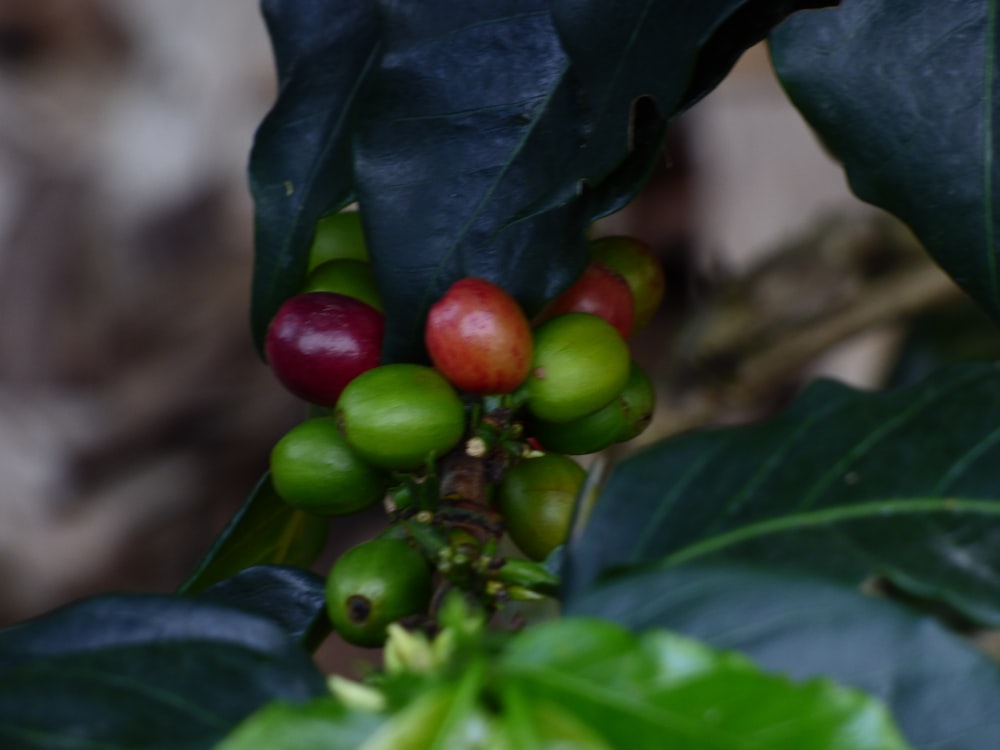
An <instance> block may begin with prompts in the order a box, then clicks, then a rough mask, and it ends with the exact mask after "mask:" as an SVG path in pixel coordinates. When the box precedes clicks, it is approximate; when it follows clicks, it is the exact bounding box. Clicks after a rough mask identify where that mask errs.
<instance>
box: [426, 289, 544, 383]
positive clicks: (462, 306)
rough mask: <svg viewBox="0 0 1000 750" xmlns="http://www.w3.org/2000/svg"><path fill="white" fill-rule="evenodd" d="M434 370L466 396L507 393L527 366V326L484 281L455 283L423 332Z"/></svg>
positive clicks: (507, 299) (515, 309) (432, 311)
mask: <svg viewBox="0 0 1000 750" xmlns="http://www.w3.org/2000/svg"><path fill="white" fill-rule="evenodd" d="M424 341H425V343H426V344H427V351H428V352H429V353H430V355H431V360H432V361H433V362H434V366H435V367H436V368H437V369H438V371H439V372H440V373H441V374H442V375H444V376H445V377H446V378H447V379H448V380H449V381H450V382H451V383H452V384H453V385H454V386H455V387H456V388H459V389H460V390H463V391H468V392H470V393H482V394H486V393H510V392H511V391H513V390H514V389H516V388H517V387H518V386H519V385H521V383H523V382H524V379H525V378H526V377H527V376H528V369H529V368H530V367H531V354H532V338H531V326H530V325H529V323H528V320H527V318H525V317H524V313H523V312H522V311H521V307H520V306H519V305H518V304H517V301H516V300H515V299H514V298H513V297H511V296H510V295H509V294H507V292H505V291H504V290H503V289H501V288H500V287H498V286H497V285H496V284H492V283H490V282H489V281H486V280H485V279H477V278H467V279H462V280H460V281H456V282H455V283H454V284H452V285H451V288H450V289H449V290H448V291H447V292H446V293H445V295H444V296H443V297H442V298H441V299H440V300H438V301H437V303H435V304H434V306H433V307H431V309H430V312H429V313H428V315H427V326H426V328H425V329H424Z"/></svg>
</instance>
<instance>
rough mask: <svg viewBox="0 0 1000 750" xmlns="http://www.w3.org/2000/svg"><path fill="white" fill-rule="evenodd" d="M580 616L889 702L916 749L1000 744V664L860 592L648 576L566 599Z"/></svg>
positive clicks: (691, 568) (720, 569)
mask: <svg viewBox="0 0 1000 750" xmlns="http://www.w3.org/2000/svg"><path fill="white" fill-rule="evenodd" d="M566 613H567V614H568V615H589V616H594V617H605V618H609V619H611V620H614V621H615V622H619V623H622V624H623V625H627V626H628V627H630V628H633V629H636V630H644V629H646V628H651V627H666V628H672V629H676V630H678V631H681V632H683V633H685V634H687V635H690V636H693V637H696V638H698V639H700V640H703V641H705V642H706V643H708V644H710V645H712V646H713V647H715V648H721V649H736V650H738V651H740V652H742V653H744V654H747V655H748V656H749V657H751V658H752V659H753V660H754V661H755V662H756V663H757V664H758V665H759V666H760V667H761V668H763V669H767V670H770V671H774V672H780V673H783V674H786V675H788V676H789V677H791V678H792V679H795V680H801V679H806V678H810V677H816V676H827V677H829V678H831V679H834V680H836V681H838V682H841V683H844V684H847V685H852V686H854V687H856V688H859V689H861V690H864V691H866V692H869V693H871V694H872V695H874V696H875V697H876V698H879V699H881V700H883V701H884V702H885V703H886V704H887V705H888V707H889V709H890V710H891V711H892V714H893V716H894V717H895V719H896V721H897V722H898V723H899V726H900V728H901V730H902V731H903V734H904V735H905V736H906V737H907V739H909V741H910V742H911V743H913V746H914V747H915V748H919V749H924V748H926V749H927V750H930V749H931V748H933V749H934V750H983V748H988V747H1000V724H998V723H997V721H996V706H997V704H998V702H1000V667H998V666H997V665H996V664H995V663H994V662H992V661H990V660H989V659H988V658H987V657H986V656H985V655H984V654H983V653H981V652H980V651H978V650H976V649H975V648H973V647H972V646H970V645H969V644H968V643H967V642H966V641H964V640H963V639H961V638H959V637H958V636H956V635H954V634H952V633H950V632H949V631H947V630H945V628H944V627H942V626H941V625H939V624H938V623H936V622H935V621H933V620H931V619H930V618H928V617H926V616H920V615H917V614H914V613H912V612H909V611H907V610H905V609H904V608H902V607H901V606H899V605H898V604H895V603H892V602H889V601H885V600H880V599H874V598H871V597H866V596H863V595H862V594H861V592H860V591H858V590H857V589H855V588H852V587H847V586H844V585H842V584H839V583H834V582H830V581H825V580H822V579H819V578H810V577H808V576H804V575H800V574H796V573H792V572H788V571H774V570H768V569H766V568H761V567H758V566H748V565H747V564H746V563H739V564H738V565H725V566H718V565H696V564H695V565H686V566H681V567H679V568H670V569H658V570H646V571H637V572H635V573H632V574H629V575H625V576H622V577H619V578H616V579H614V580H612V581H609V582H608V583H607V584H605V585H599V586H597V587H596V588H593V589H591V590H589V591H587V592H586V593H584V594H583V595H581V596H580V597H578V598H573V599H571V600H570V601H568V602H567V603H566Z"/></svg>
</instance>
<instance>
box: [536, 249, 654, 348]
mask: <svg viewBox="0 0 1000 750" xmlns="http://www.w3.org/2000/svg"><path fill="white" fill-rule="evenodd" d="M634 311H635V303H634V301H633V299H632V291H631V290H630V289H629V285H628V283H627V282H626V281H625V279H624V278H622V277H621V276H619V275H618V273H616V272H615V271H612V270H611V269H610V268H608V267H607V266H606V265H604V264H603V263H598V262H593V263H591V264H590V265H589V266H587V268H586V269H585V270H584V272H583V275H582V276H581V277H580V278H579V279H577V280H576V282H575V283H574V284H573V286H571V287H570V288H569V289H567V290H566V291H565V292H563V293H562V294H560V295H559V296H558V297H556V298H555V299H554V300H552V302H550V303H549V304H548V305H547V306H546V308H545V311H544V313H543V317H544V318H545V319H546V320H548V319H549V318H553V317H555V316H556V315H562V314H564V313H570V312H583V313H590V314H591V315H596V316H597V317H599V318H603V319H604V320H606V321H607V322H608V323H610V324H611V325H612V326H614V327H615V329H616V330H617V331H618V333H620V334H621V335H622V338H623V339H624V338H628V336H629V334H630V333H631V332H632V323H633V320H634Z"/></svg>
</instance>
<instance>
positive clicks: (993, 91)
mask: <svg viewBox="0 0 1000 750" xmlns="http://www.w3.org/2000/svg"><path fill="white" fill-rule="evenodd" d="M998 12H1000V10H998V7H997V3H996V2H995V0H967V1H966V2H951V3H943V2H936V1H935V0H912V2H905V3H900V2H896V1H895V0H852V2H847V3H844V4H843V6H842V7H840V8H837V9H833V10H824V11H819V12H816V13H810V14H803V15H802V16H799V17H796V18H794V19H791V20H790V21H789V23H788V24H787V25H785V26H784V27H782V28H781V29H779V30H778V31H777V32H776V33H775V35H774V36H773V38H772V56H773V59H774V63H775V68H776V69H777V71H778V75H779V77H780V78H781V81H782V83H783V85H784V86H785V89H786V90H787V92H788V94H789V95H790V97H791V98H792V101H793V102H794V103H795V105H796V106H797V107H798V108H799V110H800V111H801V112H802V114H803V115H804V116H805V118H806V119H807V120H808V121H809V123H810V124H811V125H812V126H813V127H814V128H815V129H816V130H817V131H818V133H819V135H820V137H821V138H822V139H823V141H824V143H825V144H826V146H827V147H828V148H829V149H830V150H831V151H833V153H834V154H835V155H836V156H837V157H838V158H839V159H840V160H841V161H842V162H843V163H844V167H845V169H846V170H847V176H848V178H849V180H850V183H851V187H852V189H853V190H854V192H855V193H856V194H857V195H858V197H860V198H862V199H863V200H866V201H869V202H871V203H874V204H875V205H878V206H881V207H883V208H885V209H887V210H889V211H891V212H892V213H894V214H896V215H897V216H899V217H900V218H901V219H903V221H905V222H906V223H907V224H909V225H910V227H911V228H912V229H913V230H914V231H915V232H916V234H917V236H918V237H919V238H920V239H921V241H922V242H923V243H924V244H925V245H926V247H927V249H928V250H929V251H930V252H931V253H932V254H933V255H934V257H935V259H936V260H937V262H938V263H940V264H941V265H942V266H943V267H944V269H945V270H946V271H948V273H950V274H951V275H952V276H953V277H954V279H955V280H956V281H957V282H958V283H959V284H960V285H962V286H963V287H964V288H965V289H966V290H967V291H968V292H969V293H970V294H972V296H973V297H974V298H975V299H976V300H978V301H979V303H980V304H981V305H983V306H984V308H985V309H986V310H987V311H988V312H989V313H990V315H991V316H992V317H993V318H994V320H996V319H998V318H1000V262H998V253H1000V233H998V231H997V226H998V224H1000V200H998V192H997V185H998V182H1000V159H998V158H997V147H998V142H1000V138H998V135H1000V80H998V77H997V75H996V68H997V64H998V62H1000V58H998V33H997V14H998Z"/></svg>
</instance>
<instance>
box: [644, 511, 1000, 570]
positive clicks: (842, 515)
mask: <svg viewBox="0 0 1000 750" xmlns="http://www.w3.org/2000/svg"><path fill="white" fill-rule="evenodd" d="M928 513H932V514H933V513H949V514H951V513H967V514H976V513H978V514H982V515H988V516H1000V502H996V501H992V500H975V499H961V498H900V499H885V500H877V501H869V502H865V503H856V504H852V505H843V506H834V507H827V508H820V509H817V510H809V511H805V512H799V513H793V514H790V515H786V516H782V517H781V518H772V519H768V520H765V521H758V522H757V523H751V524H747V525H746V526H742V527H740V528H738V529H734V530H732V531H728V532H725V533H723V534H719V535H718V536H715V537H711V538H708V539H702V540H701V541H699V542H696V543H695V544H692V545H690V546H688V547H685V548H683V549H680V550H678V551H677V552H674V553H673V554H670V555H668V556H666V557H665V558H664V559H663V566H664V567H668V566H674V565H679V564H681V563H687V562H690V561H692V560H695V559H697V558H700V557H706V556H708V555H711V554H714V553H716V552H719V551H721V550H723V549H725V548H727V547H731V546H736V545H738V544H742V543H744V542H747V541H750V540H753V539H759V538H763V537H766V536H768V535H771V534H782V533H785V532H788V531H793V530H801V529H808V528H816V527H820V526H824V525H831V526H832V525H836V524H839V523H845V522H849V521H855V520H863V519H865V518H876V517H885V516H887V515H892V516H900V515H921V514H928Z"/></svg>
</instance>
